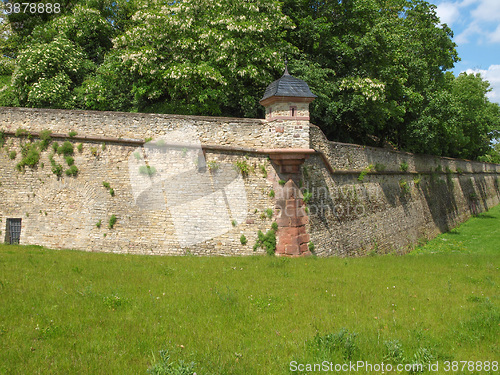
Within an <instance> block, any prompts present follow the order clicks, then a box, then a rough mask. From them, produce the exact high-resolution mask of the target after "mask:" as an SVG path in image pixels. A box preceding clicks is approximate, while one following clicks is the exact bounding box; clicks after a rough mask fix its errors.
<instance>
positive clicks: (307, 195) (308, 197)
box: [302, 189, 313, 204]
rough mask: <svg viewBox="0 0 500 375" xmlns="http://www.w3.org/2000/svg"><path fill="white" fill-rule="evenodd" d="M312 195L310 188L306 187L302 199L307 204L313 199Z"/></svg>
mask: <svg viewBox="0 0 500 375" xmlns="http://www.w3.org/2000/svg"><path fill="white" fill-rule="evenodd" d="M312 196H313V195H312V193H310V192H309V190H307V189H305V190H304V193H303V194H302V200H303V201H304V203H305V204H307V203H308V202H309V201H310V200H311V198H312Z"/></svg>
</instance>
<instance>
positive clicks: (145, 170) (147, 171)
mask: <svg viewBox="0 0 500 375" xmlns="http://www.w3.org/2000/svg"><path fill="white" fill-rule="evenodd" d="M139 173H140V174H144V175H147V176H153V175H154V174H155V173H156V168H155V167H150V166H149V165H141V166H140V167H139Z"/></svg>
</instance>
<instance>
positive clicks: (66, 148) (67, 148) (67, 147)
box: [57, 141, 74, 156]
mask: <svg viewBox="0 0 500 375" xmlns="http://www.w3.org/2000/svg"><path fill="white" fill-rule="evenodd" d="M57 153H58V154H59V155H61V154H62V155H64V156H71V155H73V153H74V148H73V144H72V143H71V142H70V141H65V142H64V143H63V144H62V145H61V146H59V147H58V148H57Z"/></svg>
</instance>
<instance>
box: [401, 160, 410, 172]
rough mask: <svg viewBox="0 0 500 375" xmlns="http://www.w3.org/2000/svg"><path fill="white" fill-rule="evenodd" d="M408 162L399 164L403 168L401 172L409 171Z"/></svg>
mask: <svg viewBox="0 0 500 375" xmlns="http://www.w3.org/2000/svg"><path fill="white" fill-rule="evenodd" d="M408 167H409V166H408V163H407V162H405V161H404V162H402V163H401V164H400V165H399V169H400V170H401V172H406V171H408Z"/></svg>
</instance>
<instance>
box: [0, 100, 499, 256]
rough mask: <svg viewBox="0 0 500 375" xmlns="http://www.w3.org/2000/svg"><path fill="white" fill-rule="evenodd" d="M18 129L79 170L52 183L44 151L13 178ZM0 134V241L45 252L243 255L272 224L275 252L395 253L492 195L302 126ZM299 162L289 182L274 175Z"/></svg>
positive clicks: (0, 127) (477, 173)
mask: <svg viewBox="0 0 500 375" xmlns="http://www.w3.org/2000/svg"><path fill="white" fill-rule="evenodd" d="M18 129H25V130H27V131H28V132H30V133H32V134H33V136H32V138H33V140H35V141H36V140H37V139H38V138H37V136H38V133H39V132H41V131H42V130H50V131H51V133H52V141H56V142H59V144H61V143H62V142H64V141H66V140H67V141H69V142H71V143H72V144H73V145H74V146H75V152H74V156H73V157H74V161H75V165H76V166H77V167H78V174H77V175H76V176H66V175H65V174H63V175H62V176H61V177H57V176H56V175H54V173H53V172H52V170H51V161H50V156H51V147H49V148H48V149H47V150H46V151H44V152H42V153H41V158H40V161H39V163H38V164H37V166H35V167H33V168H32V167H25V168H24V171H18V170H16V164H17V163H19V161H20V159H21V154H22V146H23V144H26V143H27V142H28V143H29V142H30V140H29V139H28V138H27V136H26V135H18V136H16V135H15V132H16V131H17V130H18ZM0 132H3V134H4V136H3V138H4V141H5V142H4V146H3V147H2V148H1V149H0V220H1V221H0V231H1V233H0V240H1V241H3V240H4V238H5V236H6V223H7V220H8V219H12V218H20V219H22V230H21V237H20V242H21V243H22V244H37V245H43V246H47V247H50V248H70V249H79V250H85V251H106V252H117V253H136V254H159V255H161V254H168V255H183V254H187V253H191V254H198V255H250V254H254V253H255V252H254V251H253V245H254V244H255V242H256V238H257V232H258V231H262V232H264V233H266V231H268V230H269V229H270V228H271V224H272V223H273V222H277V223H278V224H279V228H278V231H277V237H278V247H277V253H278V254H287V255H299V254H305V253H307V248H309V247H308V243H309V244H310V243H313V244H314V252H315V253H316V254H318V255H319V256H329V255H341V256H345V255H360V254H364V253H367V252H369V251H381V252H382V251H383V252H385V251H391V250H398V249H399V250H401V249H407V248H408V246H410V245H412V244H415V243H416V242H417V241H418V240H419V239H421V238H424V237H425V238H430V237H433V236H435V235H436V234H438V233H439V232H442V231H445V230H448V229H450V228H452V227H454V226H456V225H458V224H459V223H461V222H463V221H464V220H466V219H467V218H468V217H470V216H471V215H472V214H473V213H476V212H481V211H484V210H485V209H487V208H489V207H492V206H493V205H495V204H497V203H498V202H499V199H500V188H499V176H500V166H499V165H492V164H484V163H477V162H469V161H464V160H454V159H448V158H437V157H433V156H425V155H424V156H421V155H412V154H408V153H401V152H393V151H388V150H385V149H376V148H368V147H362V146H357V145H347V144H340V143H335V142H330V141H328V140H326V138H325V136H324V135H323V133H322V132H321V131H320V130H319V129H318V128H317V127H315V126H314V125H310V124H309V122H308V121H303V120H302V121H296V120H293V119H289V120H286V121H283V120H272V121H265V120H258V119H235V118H215V117H197V116H178V115H158V114H134V113H119V112H94V111H66V110H50V109H27V108H1V109H0ZM70 132H76V133H77V134H76V135H74V134H73V137H70V136H69V133H70ZM184 134H185V137H184V136H183V135H184ZM193 134H194V137H192V138H193V139H190V135H191V136H192V135H193ZM173 135H175V136H173ZM151 138H152V139H153V142H150V143H145V140H148V139H151ZM79 144H81V145H82V146H81V151H79V150H77V147H76V146H77V145H79ZM12 151H15V153H16V157H15V158H13V159H12V158H11V156H12ZM288 151H293V153H289V152H288ZM300 152H303V154H301V155H302V159H301V160H300V163H299V164H297V166H298V168H299V169H297V171H298V172H297V171H295V170H294V169H293V168H292V169H289V167H286V166H284V165H285V164H286V163H287V162H290V160H291V161H294V160H298V159H297V157H296V155H297V154H300ZM293 155H295V159H294V157H293ZM53 159H54V160H56V162H57V163H60V164H61V165H64V159H63V157H62V156H61V155H57V154H55V155H54V156H53ZM299 159H300V158H299ZM304 160H305V162H304ZM301 163H303V164H302V165H300V164H301ZM402 163H405V164H407V165H408V168H407V170H402ZM370 166H371V167H370ZM149 167H151V168H154V169H155V171H156V173H152V174H151V175H148V174H144V173H139V171H140V169H141V168H142V169H143V171H144V168H149ZM403 169H404V168H403ZM103 182H106V183H108V184H109V187H110V188H112V189H113V192H114V194H113V195H112V194H111V193H110V189H109V188H107V187H105V186H104V185H103ZM306 189H307V191H306ZM293 191H295V193H293ZM290 192H292V194H290ZM304 193H305V194H304ZM293 194H295V196H291V195H293ZM303 198H304V199H305V200H306V201H307V203H306V204H305V205H304V203H303V200H304V199H303ZM290 207H293V208H295V209H298V211H297V212H296V213H295V214H294V215H293V217H292V218H288V217H285V211H286V210H287V208H290ZM113 215H114V216H115V217H116V219H117V220H116V224H115V225H114V226H113V228H109V220H110V218H111V217H112V216H113ZM99 223H100V225H99ZM242 236H244V238H246V239H247V240H248V242H247V243H246V244H242V243H241V242H242V241H241V239H242ZM294 236H295V237H294ZM291 237H293V238H295V239H293V238H292V240H290V238H291ZM263 252H264V250H263V249H258V250H257V251H256V253H263Z"/></svg>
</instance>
